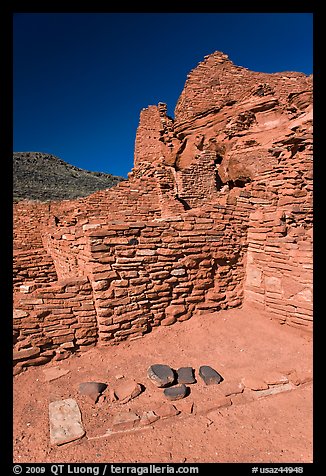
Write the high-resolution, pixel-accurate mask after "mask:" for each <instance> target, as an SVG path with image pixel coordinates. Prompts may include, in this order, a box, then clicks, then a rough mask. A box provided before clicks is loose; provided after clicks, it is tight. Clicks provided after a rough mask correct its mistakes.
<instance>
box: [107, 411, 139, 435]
mask: <svg viewBox="0 0 326 476" xmlns="http://www.w3.org/2000/svg"><path fill="white" fill-rule="evenodd" d="M139 420H140V417H139V416H138V415H137V414H136V413H134V412H122V413H118V414H117V415H115V416H114V418H113V423H112V430H113V431H127V430H132V429H133V428H135V426H136V425H137V424H138V423H139Z"/></svg>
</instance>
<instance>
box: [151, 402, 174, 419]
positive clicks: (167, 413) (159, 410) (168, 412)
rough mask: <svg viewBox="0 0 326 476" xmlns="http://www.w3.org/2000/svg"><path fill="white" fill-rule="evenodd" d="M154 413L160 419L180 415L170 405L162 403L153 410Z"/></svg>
mask: <svg viewBox="0 0 326 476" xmlns="http://www.w3.org/2000/svg"><path fill="white" fill-rule="evenodd" d="M154 412H155V414H156V415H158V416H159V417H160V418H168V417H172V416H176V415H178V414H179V413H180V411H179V410H178V409H177V408H176V407H175V406H174V405H172V403H168V402H164V403H162V404H161V405H159V406H157V407H155V408H154Z"/></svg>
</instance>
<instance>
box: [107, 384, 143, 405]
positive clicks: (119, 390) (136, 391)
mask: <svg viewBox="0 0 326 476" xmlns="http://www.w3.org/2000/svg"><path fill="white" fill-rule="evenodd" d="M111 391H112V392H113V394H114V397H115V399H116V400H117V401H118V402H119V403H127V402H129V401H130V400H132V399H133V398H136V397H138V395H140V393H141V392H142V387H141V385H140V384H139V383H137V382H136V381H135V380H128V379H124V378H122V379H121V381H119V382H118V383H116V384H115V385H114V387H113V388H112V389H110V392H111Z"/></svg>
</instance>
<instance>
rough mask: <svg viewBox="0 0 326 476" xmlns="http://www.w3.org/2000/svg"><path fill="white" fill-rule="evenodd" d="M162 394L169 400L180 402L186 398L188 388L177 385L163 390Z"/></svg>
mask: <svg viewBox="0 0 326 476" xmlns="http://www.w3.org/2000/svg"><path fill="white" fill-rule="evenodd" d="M163 393H164V395H165V396H166V398H168V399H169V400H181V398H184V397H186V396H187V394H188V387H186V386H185V384H184V383H180V384H179V385H174V386H173V387H168V388H165V389H164V392H163Z"/></svg>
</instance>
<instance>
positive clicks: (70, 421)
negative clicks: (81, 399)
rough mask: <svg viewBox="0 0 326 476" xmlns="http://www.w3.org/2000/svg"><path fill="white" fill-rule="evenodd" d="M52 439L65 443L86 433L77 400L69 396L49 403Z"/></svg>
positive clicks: (52, 441)
mask: <svg viewBox="0 0 326 476" xmlns="http://www.w3.org/2000/svg"><path fill="white" fill-rule="evenodd" d="M49 420H50V441H51V443H52V444H54V445H63V444H64V443H69V442H70V441H74V440H78V439H79V438H82V437H83V436H84V435H85V430H84V428H83V425H82V421H81V413H80V410H79V407H78V404H77V402H76V400H74V399H72V398H68V399H66V400H57V401H55V402H51V403H50V404H49Z"/></svg>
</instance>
